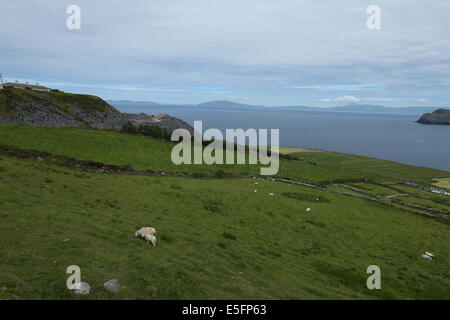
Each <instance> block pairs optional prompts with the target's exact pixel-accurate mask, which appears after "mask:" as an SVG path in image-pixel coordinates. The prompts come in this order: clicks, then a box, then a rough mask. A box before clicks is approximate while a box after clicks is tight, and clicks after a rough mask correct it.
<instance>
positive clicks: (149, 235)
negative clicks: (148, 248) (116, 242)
mask: <svg viewBox="0 0 450 320" xmlns="http://www.w3.org/2000/svg"><path fill="white" fill-rule="evenodd" d="M134 235H135V236H136V237H142V238H144V239H145V240H146V241H147V242H151V243H152V244H153V246H156V229H155V228H152V227H144V228H141V229H139V230H138V231H136V232H135V233H134Z"/></svg>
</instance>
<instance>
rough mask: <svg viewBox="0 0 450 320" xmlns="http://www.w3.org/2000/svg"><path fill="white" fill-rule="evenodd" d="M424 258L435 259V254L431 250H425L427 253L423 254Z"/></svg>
mask: <svg viewBox="0 0 450 320" xmlns="http://www.w3.org/2000/svg"><path fill="white" fill-rule="evenodd" d="M422 258H424V259H428V260H433V259H434V258H435V256H434V254H432V253H430V252H425V254H423V255H422Z"/></svg>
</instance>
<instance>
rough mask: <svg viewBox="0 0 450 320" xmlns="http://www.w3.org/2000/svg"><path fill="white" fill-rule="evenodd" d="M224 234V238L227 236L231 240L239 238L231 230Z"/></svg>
mask: <svg viewBox="0 0 450 320" xmlns="http://www.w3.org/2000/svg"><path fill="white" fill-rule="evenodd" d="M222 236H223V237H224V238H226V239H229V240H236V239H237V237H236V236H235V235H234V234H232V233H229V232H224V233H223V234H222Z"/></svg>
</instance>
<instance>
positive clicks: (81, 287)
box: [73, 282, 91, 295]
mask: <svg viewBox="0 0 450 320" xmlns="http://www.w3.org/2000/svg"><path fill="white" fill-rule="evenodd" d="M73 292H74V293H75V294H76V295H88V294H89V293H90V292H91V286H90V285H89V283H87V282H80V283H78V284H75V288H74V289H73Z"/></svg>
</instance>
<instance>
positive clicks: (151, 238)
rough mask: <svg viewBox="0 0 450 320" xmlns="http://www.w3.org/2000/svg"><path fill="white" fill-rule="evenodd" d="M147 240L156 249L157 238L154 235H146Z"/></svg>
mask: <svg viewBox="0 0 450 320" xmlns="http://www.w3.org/2000/svg"><path fill="white" fill-rule="evenodd" d="M145 240H146V241H147V242H151V243H152V245H153V246H154V247H156V237H155V236H154V235H152V234H146V235H145Z"/></svg>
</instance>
